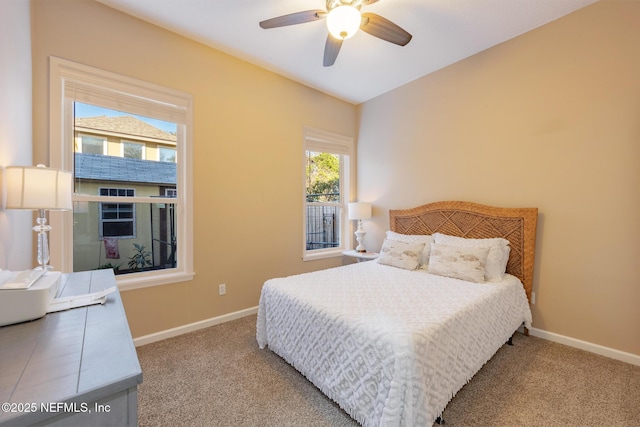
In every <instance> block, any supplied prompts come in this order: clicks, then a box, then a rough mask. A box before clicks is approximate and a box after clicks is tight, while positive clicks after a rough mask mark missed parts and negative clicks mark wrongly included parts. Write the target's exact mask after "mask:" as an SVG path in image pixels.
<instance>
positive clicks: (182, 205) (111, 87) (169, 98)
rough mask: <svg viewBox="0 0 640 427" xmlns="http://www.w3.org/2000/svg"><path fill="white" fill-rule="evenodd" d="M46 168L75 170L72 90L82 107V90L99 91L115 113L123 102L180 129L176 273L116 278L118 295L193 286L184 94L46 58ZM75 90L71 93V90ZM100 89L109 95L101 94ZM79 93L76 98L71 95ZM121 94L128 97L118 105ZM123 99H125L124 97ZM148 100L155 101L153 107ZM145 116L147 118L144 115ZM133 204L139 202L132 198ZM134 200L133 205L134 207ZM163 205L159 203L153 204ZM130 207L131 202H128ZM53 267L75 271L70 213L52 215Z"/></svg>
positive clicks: (189, 100) (187, 99) (189, 139)
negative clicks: (175, 285) (168, 286)
mask: <svg viewBox="0 0 640 427" xmlns="http://www.w3.org/2000/svg"><path fill="white" fill-rule="evenodd" d="M49 79H50V80H49V83H50V84H49V87H50V96H49V124H50V127H49V153H50V154H49V166H50V167H54V168H58V169H64V170H67V171H72V170H73V147H72V144H69V143H65V141H73V139H74V136H73V109H72V108H68V107H69V106H68V105H67V103H70V102H71V101H68V100H67V99H68V98H67V97H65V91H66V94H67V96H68V94H69V91H70V90H73V91H74V92H73V93H74V97H75V98H76V100H77V101H79V102H82V96H83V90H86V88H89V89H90V90H93V89H95V88H98V89H97V91H98V93H99V94H100V95H101V96H102V97H103V100H102V102H101V103H102V105H103V106H105V107H107V108H112V109H115V110H118V105H121V104H120V102H122V101H123V100H124V101H126V102H127V104H128V107H127V111H129V112H132V113H135V114H141V115H147V116H152V117H158V118H162V119H164V120H167V121H173V122H176V123H178V127H177V135H178V145H177V146H176V148H177V151H178V155H179V156H181V158H182V159H183V160H184V161H183V162H178V163H177V181H178V186H177V190H178V198H179V199H180V200H179V203H176V202H177V201H176V198H171V199H167V201H166V202H167V203H176V206H177V207H178V209H176V218H177V226H178V233H179V234H178V235H179V238H180V250H179V251H178V263H177V265H178V267H177V268H171V269H165V270H156V271H147V272H140V273H131V274H127V275H122V276H116V280H117V282H118V287H119V288H120V290H130V289H138V288H145V287H149V286H156V285H164V284H169V283H176V282H181V281H187V280H192V279H193V276H194V274H195V273H194V271H193V225H192V224H193V175H192V173H191V170H192V167H191V165H192V164H193V150H192V147H193V135H192V129H193V111H192V109H193V97H192V96H191V95H189V94H186V93H184V92H181V91H178V90H174V89H170V88H166V87H163V86H159V85H156V84H153V83H148V82H144V81H141V80H137V79H134V78H131V77H127V76H122V75H119V74H115V73H111V72H108V71H103V70H99V69H96V68H93V67H89V66H86V65H82V64H78V63H75V62H71V61H67V60H64V59H60V58H56V57H50V67H49ZM71 88H73V89H71ZM100 88H106V89H107V90H103V91H100ZM76 93H77V96H76V95H75V94H76ZM120 94H130V95H133V96H127V97H126V99H121V98H120V97H119V96H120ZM124 96H126V95H124ZM149 100H154V101H159V102H156V103H152V102H150V101H149ZM145 112H146V114H145ZM135 199H136V200H137V199H139V198H137V197H136V198H135ZM73 200H74V201H79V202H82V201H103V200H102V199H100V200H97V199H96V200H93V198H92V197H87V196H86V195H75V194H74V196H73ZM136 200H134V202H135V201H136ZM154 201H155V202H164V200H163V199H154ZM127 202H130V200H127ZM50 223H51V225H52V227H53V230H52V231H51V232H50V248H51V250H50V252H51V262H50V263H51V265H53V266H54V267H55V268H56V270H59V271H62V272H65V273H69V272H72V271H73V215H71V214H70V213H69V212H56V211H51V212H50Z"/></svg>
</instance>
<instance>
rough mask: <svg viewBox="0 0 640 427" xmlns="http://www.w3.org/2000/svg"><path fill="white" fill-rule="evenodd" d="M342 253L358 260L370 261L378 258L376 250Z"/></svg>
mask: <svg viewBox="0 0 640 427" xmlns="http://www.w3.org/2000/svg"><path fill="white" fill-rule="evenodd" d="M342 255H344V256H349V257H351V258H355V259H357V260H358V262H363V261H371V260H372V259H376V258H378V256H380V254H379V253H378V252H358V251H343V252H342Z"/></svg>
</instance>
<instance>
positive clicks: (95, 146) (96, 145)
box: [79, 135, 105, 154]
mask: <svg viewBox="0 0 640 427" xmlns="http://www.w3.org/2000/svg"><path fill="white" fill-rule="evenodd" d="M80 140H81V145H80V150H79V151H80V152H82V153H86V154H104V142H105V139H104V138H96V137H95V136H88V135H81V136H80Z"/></svg>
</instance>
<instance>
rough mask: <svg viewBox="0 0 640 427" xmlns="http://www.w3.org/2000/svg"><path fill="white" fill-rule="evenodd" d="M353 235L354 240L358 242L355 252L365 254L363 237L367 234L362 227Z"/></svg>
mask: <svg viewBox="0 0 640 427" xmlns="http://www.w3.org/2000/svg"><path fill="white" fill-rule="evenodd" d="M354 234H355V235H356V240H357V241H358V246H357V247H356V252H366V251H367V249H366V248H365V247H364V245H363V242H364V236H365V235H366V234H367V232H366V231H364V230H363V229H362V227H360V228H358V230H357V231H356V232H355V233H354Z"/></svg>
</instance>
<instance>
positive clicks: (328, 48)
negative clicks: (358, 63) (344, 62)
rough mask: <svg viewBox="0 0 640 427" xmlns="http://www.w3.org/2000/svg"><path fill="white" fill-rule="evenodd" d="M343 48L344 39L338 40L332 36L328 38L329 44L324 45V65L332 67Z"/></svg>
mask: <svg viewBox="0 0 640 427" xmlns="http://www.w3.org/2000/svg"><path fill="white" fill-rule="evenodd" d="M341 47H342V39H336V38H335V37H333V36H332V35H331V34H329V35H328V36H327V42H326V43H325V45H324V59H323V61H322V65H323V66H325V67H331V66H332V65H333V64H334V63H335V62H336V58H337V57H338V53H339V52H340V48H341Z"/></svg>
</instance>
